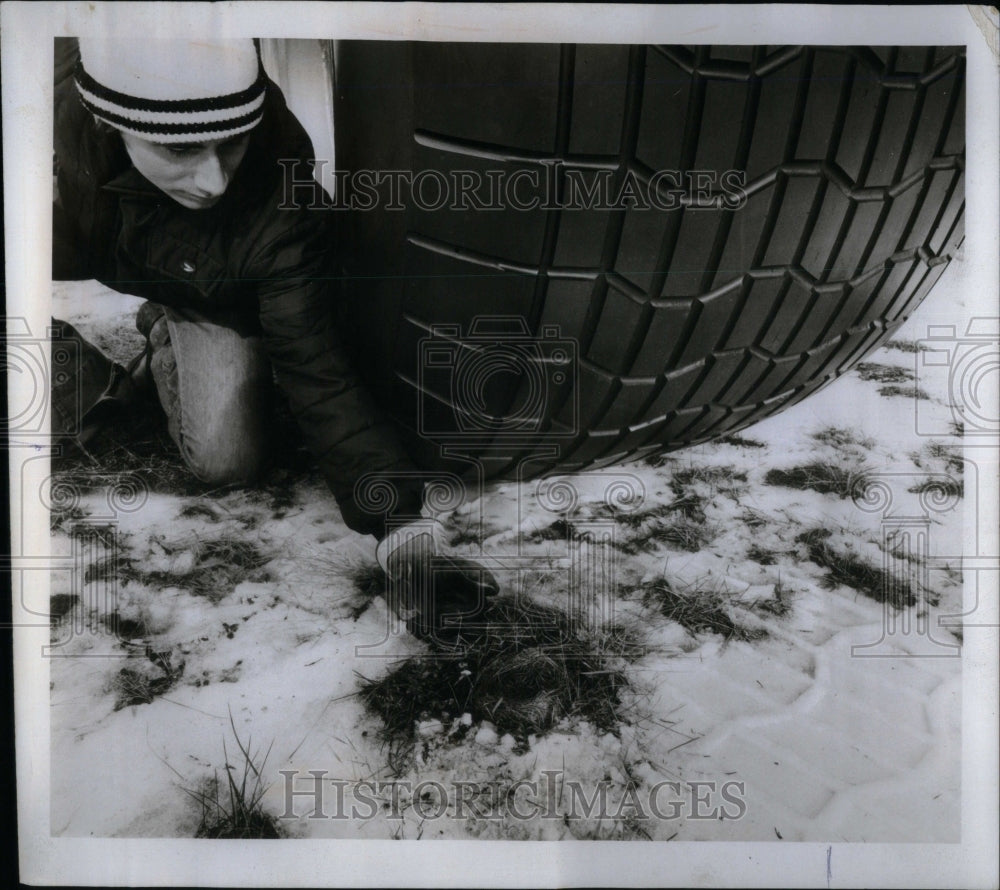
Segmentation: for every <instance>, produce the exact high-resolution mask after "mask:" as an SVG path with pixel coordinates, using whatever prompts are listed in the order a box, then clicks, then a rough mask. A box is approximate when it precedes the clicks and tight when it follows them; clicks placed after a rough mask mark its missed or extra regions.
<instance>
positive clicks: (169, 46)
mask: <svg viewBox="0 0 1000 890" xmlns="http://www.w3.org/2000/svg"><path fill="white" fill-rule="evenodd" d="M75 77H76V86H77V90H78V91H79V93H80V99H81V101H82V102H83V104H84V106H85V107H86V108H87V109H88V110H89V111H91V112H92V113H93V114H94V115H96V116H97V117H98V118H100V119H101V120H103V121H105V122H106V123H108V124H110V125H111V126H113V127H115V128H116V129H119V130H123V131H124V132H126V133H131V134H132V135H134V136H139V137H141V138H143V139H148V140H149V141H151V142H160V143H175V144H176V143H182V142H204V141H207V140H210V139H228V138H229V137H231V136H236V135H238V134H240V133H244V132H246V131H247V130H251V129H253V127H255V126H256V125H257V124H258V123H260V120H261V117H262V116H263V106H264V93H265V89H266V83H267V81H266V79H265V77H264V73H263V70H262V69H261V66H260V62H259V60H258V58H257V51H256V49H255V47H254V45H253V41H252V40H215V41H213V40H198V41H182V40H117V39H115V40H112V39H103V38H96V39H88V38H80V64H79V65H78V66H77V69H76V75H75Z"/></svg>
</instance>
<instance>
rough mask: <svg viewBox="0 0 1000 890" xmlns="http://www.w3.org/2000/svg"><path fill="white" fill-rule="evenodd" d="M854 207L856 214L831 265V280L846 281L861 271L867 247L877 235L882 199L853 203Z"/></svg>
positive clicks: (852, 217) (829, 277) (829, 278)
mask: <svg viewBox="0 0 1000 890" xmlns="http://www.w3.org/2000/svg"><path fill="white" fill-rule="evenodd" d="M852 207H853V208H854V214H853V216H851V221H850V223H849V225H848V229H847V234H846V235H845V236H844V240H843V243H842V244H841V246H840V250H839V251H837V256H836V257H835V259H834V260H833V263H832V264H831V266H830V271H829V275H828V278H827V280H829V281H844V280H846V279H850V278H853V277H854V276H855V275H857V274H858V272H860V271H861V263H862V262H863V261H864V258H865V255H866V253H867V247H868V245H869V244H870V243H871V241H872V239H873V238H874V237H875V233H876V228H875V226H876V223H877V222H878V218H879V214H880V213H881V212H882V207H883V204H882V202H881V201H864V202H861V203H857V204H852Z"/></svg>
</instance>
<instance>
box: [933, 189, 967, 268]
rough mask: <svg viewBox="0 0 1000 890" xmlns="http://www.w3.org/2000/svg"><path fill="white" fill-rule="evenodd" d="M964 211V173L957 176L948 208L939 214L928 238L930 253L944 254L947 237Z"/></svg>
mask: <svg viewBox="0 0 1000 890" xmlns="http://www.w3.org/2000/svg"><path fill="white" fill-rule="evenodd" d="M964 210H965V173H964V171H963V172H962V173H961V174H960V175H959V177H958V181H957V182H956V183H955V189H954V191H952V193H951V198H949V199H948V206H947V207H945V209H944V213H942V214H941V220H940V222H939V223H938V225H937V228H936V229H935V230H934V234H933V235H931V237H930V241H929V244H930V248H931V251H932V252H933V253H935V254H937V255H938V256H940V255H941V254H942V253H946V250H945V247H946V245H947V243H948V239H949V236H951V235H952V234H953V233H952V229H953V227H954V226H955V223H956V222H957V221H958V220H959V219H960V218H961V216H962V212H963V211H964Z"/></svg>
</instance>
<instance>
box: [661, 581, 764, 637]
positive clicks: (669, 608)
mask: <svg viewBox="0 0 1000 890" xmlns="http://www.w3.org/2000/svg"><path fill="white" fill-rule="evenodd" d="M642 601H643V604H644V605H646V606H648V607H653V608H655V609H656V610H657V611H659V612H660V614H661V615H663V616H664V617H666V618H669V619H670V620H671V621H676V622H677V623H678V624H679V625H681V627H683V628H684V629H685V630H686V631H687V632H688V633H689V634H691V636H698V635H700V634H704V633H711V634H719V635H721V636H722V638H723V639H724V640H725V641H726V642H729V641H730V640H744V641H750V640H759V639H762V638H763V637H766V636H767V631H765V630H764V629H763V628H756V627H747V626H745V625H743V624H740V623H739V622H737V621H736V620H734V619H733V617H732V615H730V614H729V612H728V611H727V609H726V606H727V605H728V600H727V597H726V595H725V594H724V593H723V592H722V590H720V589H717V588H711V587H705V586H701V585H696V584H690V585H686V586H684V587H677V586H676V585H675V584H674V583H672V582H671V581H669V580H668V579H667V578H658V579H656V580H655V581H650V582H648V583H647V584H645V585H643V588H642Z"/></svg>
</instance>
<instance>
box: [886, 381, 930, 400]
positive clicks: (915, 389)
mask: <svg viewBox="0 0 1000 890" xmlns="http://www.w3.org/2000/svg"><path fill="white" fill-rule="evenodd" d="M878 394H879V395H880V396H885V397H886V398H889V397H891V396H901V397H903V398H905V399H923V400H924V401H929V400H930V396H929V395H928V394H927V392H925V391H924V390H922V389H921V388H920V387H919V386H914V385H912V384H910V385H908V386H900V385H898V384H895V383H894V384H890V385H888V386H880V387H879V390H878Z"/></svg>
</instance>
